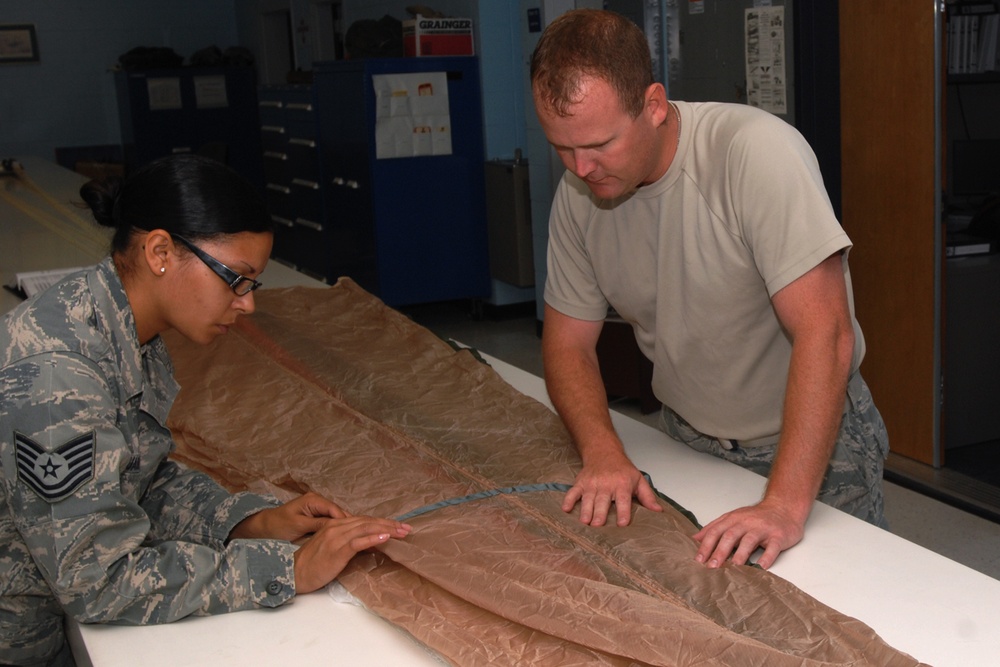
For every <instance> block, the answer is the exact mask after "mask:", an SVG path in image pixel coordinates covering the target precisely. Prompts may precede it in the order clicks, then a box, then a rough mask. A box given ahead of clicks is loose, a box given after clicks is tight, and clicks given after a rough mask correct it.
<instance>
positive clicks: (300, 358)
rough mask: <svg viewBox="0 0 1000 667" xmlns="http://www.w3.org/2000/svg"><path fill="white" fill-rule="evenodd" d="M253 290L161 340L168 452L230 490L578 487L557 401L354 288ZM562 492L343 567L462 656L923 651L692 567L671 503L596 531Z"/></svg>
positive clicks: (753, 661) (428, 500)
mask: <svg viewBox="0 0 1000 667" xmlns="http://www.w3.org/2000/svg"><path fill="white" fill-rule="evenodd" d="M255 298H256V300H257V313H256V314H255V315H254V316H253V317H251V318H244V319H242V320H240V324H239V325H238V326H236V327H234V328H233V329H232V330H231V331H230V333H229V335H227V336H223V337H220V338H219V339H218V340H216V341H215V342H214V343H212V344H211V345H208V346H204V347H202V346H197V345H194V344H191V343H188V342H186V341H184V340H183V339H181V338H180V337H179V336H176V335H171V336H168V338H167V342H168V346H169V348H170V351H171V354H172V355H173V358H174V362H175V365H176V371H177V378H178V380H179V381H180V383H181V385H182V390H181V393H180V395H179V397H178V400H177V402H176V404H175V406H174V409H173V411H172V412H171V415H170V427H171V429H172V430H173V432H174V435H175V438H176V439H177V441H178V449H177V452H176V453H175V456H176V458H177V459H178V460H180V461H183V462H185V463H187V464H188V465H190V466H192V467H196V468H200V469H202V470H205V471H207V472H209V473H210V474H212V475H213V476H215V477H216V478H217V479H219V480H220V481H221V482H222V483H223V484H225V485H226V486H227V487H228V488H230V489H231V490H240V489H244V488H248V487H250V486H251V485H260V484H262V483H265V484H269V485H273V486H275V487H278V488H279V489H282V490H284V491H285V492H292V493H300V492H304V491H306V490H314V491H317V492H319V493H321V494H323V495H325V496H327V497H328V498H330V499H332V500H334V501H335V502H337V503H338V504H340V505H341V506H342V507H344V508H345V509H346V510H348V511H349V512H352V513H355V514H371V515H376V516H386V517H395V516H400V515H403V514H405V513H407V512H410V511H412V510H414V509H417V508H421V507H424V506H426V505H431V504H434V503H437V502H440V501H443V500H448V499H453V498H461V497H464V496H468V495H471V494H476V493H480V492H483V491H491V490H495V489H505V488H507V487H518V486H524V485H533V484H570V483H572V481H573V479H574V477H575V475H576V473H577V471H578V470H579V468H580V460H579V457H578V455H577V453H576V450H575V449H574V447H573V445H572V443H571V441H570V439H569V436H568V434H567V432H566V430H565V429H564V427H563V426H562V424H561V422H560V420H559V418H558V417H557V416H556V415H555V414H554V413H552V411H551V410H549V409H548V408H547V407H545V406H543V405H541V404H540V403H538V402H537V401H534V400H533V399H530V398H528V397H526V396H524V395H522V394H520V393H519V392H517V391H516V390H514V389H513V388H512V387H511V386H510V385H508V384H507V383H506V382H505V381H504V380H503V379H502V378H500V377H499V376H498V375H497V374H496V373H495V372H494V371H493V370H492V369H491V368H490V367H489V366H487V365H486V364H484V363H482V362H480V361H478V360H477V359H475V358H474V356H473V355H472V354H471V353H469V352H467V351H461V352H456V351H455V350H454V349H453V348H452V347H451V346H449V345H448V344H447V343H445V342H443V341H441V340H439V339H438V338H437V337H436V336H434V334H432V333H431V332H429V331H427V330H426V329H423V328H422V327H420V326H418V325H416V324H415V323H413V322H412V321H410V320H409V319H407V318H406V317H405V316H404V315H402V314H400V313H398V312H395V311H393V310H391V309H389V308H387V307H386V306H385V305H383V304H382V303H381V302H380V301H379V300H377V299H376V298H374V297H372V296H371V295H369V294H367V293H366V292H364V291H363V290H362V289H361V288H359V287H358V286H357V285H355V284H354V283H352V282H351V281H349V280H347V279H341V281H340V282H339V283H338V284H337V285H336V286H334V287H332V288H322V289H310V288H291V289H272V290H263V291H260V292H256V293H255ZM553 488H556V487H553ZM665 491H667V492H669V489H666V490H665ZM562 496H563V493H562V492H561V491H558V490H545V489H543V490H536V491H529V492H525V493H498V494H493V495H488V497H483V498H480V499H476V500H472V501H469V502H464V503H461V504H455V505H445V506H443V507H441V508H439V509H435V510H433V511H429V512H426V513H424V514H420V515H419V516H415V517H413V518H410V519H408V522H409V523H410V524H412V525H413V526H414V532H413V533H412V534H411V535H410V536H408V537H407V538H406V539H404V540H393V541H390V543H388V544H386V545H385V546H384V547H381V548H380V551H378V552H374V553H369V554H363V555H359V556H358V557H356V558H355V559H354V560H353V561H352V562H351V564H350V565H349V566H348V568H347V569H346V570H345V571H344V573H343V574H342V575H341V577H340V578H339V581H340V583H341V584H342V585H343V586H345V587H346V588H347V589H348V590H349V591H350V592H351V593H353V594H354V595H355V596H356V597H357V598H359V599H360V600H361V601H362V602H363V603H364V604H365V605H366V606H367V607H368V608H369V609H371V610H373V611H374V612H375V613H377V614H379V615H381V616H382V617H384V618H385V619H387V620H389V621H391V622H392V623H395V624H396V625H398V626H400V627H401V628H404V629H405V630H406V631H407V632H409V633H410V634H412V635H413V636H414V637H416V638H417V639H419V640H420V641H421V642H423V643H424V644H425V645H427V646H429V647H431V648H432V649H434V650H435V651H436V652H437V653H438V654H440V655H441V656H443V657H444V658H445V659H447V660H448V661H450V662H451V663H453V664H455V665H541V666H544V665H558V666H560V667H562V666H566V665H623V666H624V665H672V666H673V665H699V666H701V665H727V666H734V665H735V666H740V665H746V666H751V665H753V666H761V667H764V666H767V667H782V666H786V665H788V666H792V665H794V666H796V667H806V666H818V665H880V666H896V665H899V666H903V665H917V664H919V663H918V661H916V660H914V659H913V658H911V657H909V656H907V655H905V654H903V653H901V652H899V651H896V650H895V649H893V648H892V647H890V646H888V645H887V644H886V643H885V642H884V641H882V639H881V638H880V637H878V635H876V634H875V632H874V631H873V630H872V629H871V628H869V627H867V626H866V625H864V624H863V623H861V622H860V621H858V620H856V619H853V618H850V617H847V616H845V615H843V614H840V613H838V612H837V611H835V610H833V609H830V608H829V607H826V606H825V605H823V604H821V603H820V602H818V601H817V600H815V599H813V598H811V597H810V596H808V595H806V594H805V593H803V592H802V591H800V590H799V589H797V588H796V587H795V586H793V585H792V584H790V583H788V582H787V581H784V580H783V579H781V578H779V577H777V576H775V575H773V574H770V573H769V572H766V571H764V570H761V569H759V568H755V567H749V566H733V565H727V566H726V567H723V568H720V569H715V570H711V569H708V568H705V567H704V566H702V565H699V564H697V563H695V561H694V555H695V552H696V545H695V542H694V541H693V540H692V539H691V535H693V534H694V532H696V526H695V524H694V523H692V521H691V520H689V519H688V518H687V517H686V516H685V514H684V513H682V512H680V511H678V510H677V509H675V508H673V507H671V506H669V505H668V504H667V503H664V507H665V511H664V512H662V513H657V512H649V511H644V510H639V511H637V512H636V513H635V517H634V520H633V522H632V524H631V525H630V526H628V527H626V528H619V527H614V526H612V527H604V528H593V527H589V526H585V525H582V524H581V523H580V522H579V520H578V518H577V517H576V515H575V513H573V514H566V513H564V512H563V511H562V510H561V508H560V504H561V500H562Z"/></svg>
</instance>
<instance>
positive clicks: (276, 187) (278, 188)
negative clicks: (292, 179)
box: [267, 183, 292, 195]
mask: <svg viewBox="0 0 1000 667" xmlns="http://www.w3.org/2000/svg"><path fill="white" fill-rule="evenodd" d="M267 189H268V190H272V191H274V192H280V193H281V194H283V195H290V194H292V189H291V188H290V187H288V186H287V185H278V184H276V183H268V184H267Z"/></svg>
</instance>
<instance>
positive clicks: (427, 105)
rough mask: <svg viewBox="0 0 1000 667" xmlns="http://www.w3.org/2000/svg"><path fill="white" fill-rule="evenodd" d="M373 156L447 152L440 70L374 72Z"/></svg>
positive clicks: (445, 97) (447, 118) (448, 138)
mask: <svg viewBox="0 0 1000 667" xmlns="http://www.w3.org/2000/svg"><path fill="white" fill-rule="evenodd" d="M372 85H373V86H374V88H375V157H376V158H377V159H385V158H400V157H417V156H421V155H451V112H450V110H449V107H448V78H447V75H446V74H445V73H444V72H417V73H412V74H377V75H374V76H373V77H372Z"/></svg>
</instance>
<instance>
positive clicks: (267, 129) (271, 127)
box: [260, 125, 285, 134]
mask: <svg viewBox="0 0 1000 667" xmlns="http://www.w3.org/2000/svg"><path fill="white" fill-rule="evenodd" d="M260 130H261V132H277V133H278V134H284V133H285V128H283V127H282V126H280V125H261V126H260Z"/></svg>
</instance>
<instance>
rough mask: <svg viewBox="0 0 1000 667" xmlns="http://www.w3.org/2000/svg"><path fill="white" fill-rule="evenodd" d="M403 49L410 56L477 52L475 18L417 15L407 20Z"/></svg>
mask: <svg viewBox="0 0 1000 667" xmlns="http://www.w3.org/2000/svg"><path fill="white" fill-rule="evenodd" d="M403 53H404V54H405V55H407V56H471V55H474V54H475V47H474V46H473V43H472V19H462V18H447V19H430V18H424V17H423V16H417V18H415V19H411V20H409V21H403Z"/></svg>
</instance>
